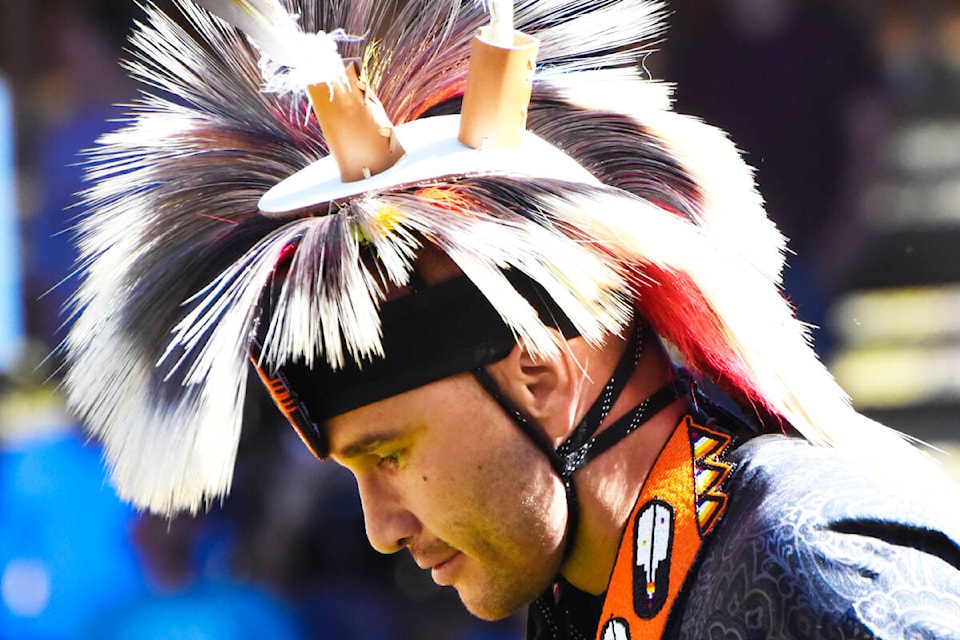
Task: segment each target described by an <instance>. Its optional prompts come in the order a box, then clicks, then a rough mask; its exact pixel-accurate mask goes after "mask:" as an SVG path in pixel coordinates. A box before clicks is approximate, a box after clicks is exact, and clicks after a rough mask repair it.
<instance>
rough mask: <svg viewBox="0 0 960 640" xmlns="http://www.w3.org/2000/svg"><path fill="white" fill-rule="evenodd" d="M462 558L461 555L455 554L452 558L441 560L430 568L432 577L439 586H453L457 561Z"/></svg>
mask: <svg viewBox="0 0 960 640" xmlns="http://www.w3.org/2000/svg"><path fill="white" fill-rule="evenodd" d="M459 557H460V553H459V552H457V553H454V554H453V555H452V556H449V557H448V558H446V559H444V560H441V561H440V562H437V563H436V564H434V565H433V567H431V568H430V577H432V578H433V581H434V582H436V583H437V584H438V585H450V584H453V575H454V572H455V570H456V564H457V559H458V558H459Z"/></svg>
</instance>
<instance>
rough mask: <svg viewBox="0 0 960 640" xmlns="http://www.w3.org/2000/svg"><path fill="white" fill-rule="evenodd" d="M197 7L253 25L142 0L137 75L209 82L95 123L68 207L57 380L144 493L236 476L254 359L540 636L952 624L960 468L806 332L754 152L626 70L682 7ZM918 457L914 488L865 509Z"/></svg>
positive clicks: (312, 431) (365, 489)
mask: <svg viewBox="0 0 960 640" xmlns="http://www.w3.org/2000/svg"><path fill="white" fill-rule="evenodd" d="M201 4H202V5H203V6H204V7H206V8H207V9H209V10H210V11H213V12H214V13H216V14H217V15H219V16H221V17H222V18H224V19H225V20H227V21H228V22H229V23H231V24H233V25H235V26H236V27H239V28H240V29H241V30H242V31H243V32H244V33H245V34H246V35H247V36H249V38H250V40H249V41H248V40H246V39H244V38H243V36H241V35H240V34H239V33H238V32H237V31H236V30H235V29H234V28H233V27H231V26H228V25H227V24H226V23H224V22H222V21H220V20H219V19H216V18H214V17H212V16H211V15H210V14H209V13H207V11H206V10H203V9H200V8H198V7H197V6H195V5H194V4H192V3H191V2H189V1H188V0H181V1H180V2H178V3H177V5H178V7H179V8H180V9H181V10H182V11H183V12H184V14H185V16H186V17H187V19H188V20H189V21H190V22H191V24H192V27H193V29H192V30H191V32H195V33H200V34H202V37H203V39H204V41H203V42H202V43H200V44H198V43H196V42H195V41H194V40H193V36H191V35H189V34H188V32H187V31H185V30H182V29H180V28H179V27H177V26H176V25H175V24H173V22H172V21H171V20H169V19H168V18H166V17H164V16H163V15H161V14H159V13H158V12H156V11H151V13H150V17H149V21H148V24H147V26H145V27H143V28H142V29H141V31H140V32H139V33H138V34H136V35H135V36H134V38H133V44H134V46H135V47H136V49H137V50H138V51H139V59H138V62H136V63H135V64H134V65H133V69H134V72H135V73H137V74H138V75H140V76H142V77H143V78H144V79H146V80H147V81H148V82H150V83H152V84H155V85H157V86H159V87H160V88H161V89H163V90H165V91H166V92H169V93H171V94H173V95H176V96H179V98H180V99H182V101H184V102H185V103H186V106H184V105H183V104H181V102H180V101H178V102H169V101H166V100H164V99H161V98H156V97H153V98H146V99H145V100H144V101H143V102H142V103H141V104H140V105H138V106H136V107H135V108H134V111H133V114H132V116H131V120H130V122H129V124H128V126H127V127H126V129H124V130H123V131H121V132H119V133H118V134H116V135H113V136H109V137H107V138H106V139H105V140H104V141H103V146H102V147H101V148H100V149H99V150H98V151H96V152H95V160H96V162H95V164H94V167H93V168H92V169H91V177H92V178H93V179H94V181H95V186H94V187H93V189H92V190H91V191H90V193H89V194H88V197H87V205H88V207H89V209H90V211H91V213H90V214H89V215H88V216H87V217H86V218H85V219H84V220H83V221H82V222H81V223H80V225H79V232H80V242H81V248H82V249H83V257H82V261H81V265H82V267H83V269H84V271H85V280H84V283H83V286H82V287H81V288H80V290H79V293H78V296H77V299H76V301H75V302H76V318H75V322H74V325H73V328H72V330H71V334H70V336H69V338H68V339H67V342H66V349H67V352H68V356H69V360H70V363H71V367H70V370H69V372H68V374H67V377H66V385H67V388H68V390H69V391H70V394H71V399H72V401H73V403H74V406H75V408H76V409H77V410H78V411H79V412H80V413H81V414H82V415H84V416H85V418H86V420H87V422H88V424H89V425H90V428H91V430H92V432H93V433H94V434H96V435H98V436H99V437H101V438H102V439H103V441H104V444H105V451H106V457H107V459H108V461H109V462H110V464H111V466H112V468H113V479H114V482H115V484H116V485H117V487H118V490H119V491H120V493H121V494H122V495H123V496H124V497H126V498H128V499H130V500H132V501H133V502H135V503H136V504H138V505H140V506H142V507H144V508H149V509H152V510H154V511H158V512H161V513H169V512H174V511H178V510H192V511H196V510H197V509H198V508H199V507H200V506H201V505H202V504H205V503H209V502H210V501H211V500H213V499H216V498H218V497H222V496H223V495H224V494H225V493H226V492H227V491H228V489H229V484H230V474H231V472H232V467H233V458H234V455H235V453H236V444H237V439H238V438H239V432H240V426H241V409H242V400H243V390H244V388H245V383H246V375H247V371H248V368H250V367H249V365H250V363H252V368H253V369H255V370H256V371H257V373H258V374H259V376H260V377H261V379H262V380H263V382H264V384H265V386H266V388H267V389H268V390H269V391H270V393H271V394H272V395H273V397H274V399H275V400H276V402H277V405H278V407H279V408H280V409H281V411H282V412H283V413H284V414H285V415H286V417H287V418H288V419H289V421H290V422H291V424H292V425H293V426H294V427H295V429H296V430H297V432H298V434H299V435H300V436H301V438H302V439H303V441H304V443H305V444H306V445H307V446H308V447H309V448H310V449H311V450H312V451H313V452H314V453H315V454H316V455H317V456H318V457H319V458H326V457H331V458H333V459H334V460H335V461H337V462H339V463H340V464H343V465H344V466H346V467H347V468H349V469H350V470H351V471H352V472H353V473H354V475H355V476H356V479H357V484H358V488H359V491H360V497H361V500H362V503H363V509H364V516H365V519H366V525H367V534H368V537H369V539H370V542H371V544H372V545H373V546H374V547H375V548H377V549H378V550H380V551H382V552H385V553H392V552H396V551H400V550H402V549H407V550H409V551H410V552H411V553H412V554H413V556H414V558H415V559H416V561H417V562H418V564H419V565H420V566H421V567H423V568H424V569H429V570H430V571H431V574H432V577H433V579H434V580H435V581H436V582H438V583H440V584H449V585H452V586H454V587H455V588H456V589H457V591H458V593H459V594H460V597H461V599H462V600H463V602H464V604H465V605H466V606H467V608H468V609H470V610H471V611H472V612H474V613H475V614H476V615H478V616H480V617H483V618H489V619H496V618H499V617H503V616H505V615H508V614H510V613H511V612H513V611H515V610H517V609H518V608H521V607H523V606H524V605H526V604H527V603H530V602H533V606H532V608H531V611H530V617H529V621H530V622H529V628H530V635H531V637H537V638H540V637H543V638H554V637H555V638H581V637H596V638H602V639H604V640H607V639H613V638H657V637H684V638H705V637H823V638H826V637H831V638H832V637H901V636H904V635H907V634H909V633H914V634H926V637H950V636H949V634H950V633H954V631H953V630H955V629H957V628H960V624H957V621H958V620H960V614H958V611H960V577H958V573H957V571H956V570H957V568H958V567H960V559H958V556H960V548H958V546H957V542H956V541H957V539H958V529H957V524H956V522H955V521H952V520H950V519H949V518H948V517H947V516H946V515H945V514H944V513H943V512H942V510H938V509H935V508H924V507H922V506H921V503H922V501H921V500H920V499H919V498H920V497H921V495H920V494H919V489H917V487H923V486H925V487H928V488H929V487H930V486H932V485H929V484H926V485H924V484H922V482H921V480H920V479H919V478H920V477H921V476H924V477H929V478H934V480H932V481H935V482H941V481H940V480H937V479H936V478H937V475H936V473H935V471H933V470H930V469H929V468H928V467H929V465H928V463H927V462H926V461H925V459H924V458H923V456H922V455H920V454H918V453H917V452H916V451H914V450H913V449H912V448H911V447H909V446H908V445H906V444H904V443H903V442H902V441H901V439H900V438H899V437H898V436H896V435H895V434H892V433H890V432H889V431H887V430H885V429H884V428H883V427H881V426H879V425H876V424H874V423H872V422H871V421H869V420H867V419H866V418H863V417H862V416H859V415H858V414H856V413H855V412H853V411H852V410H851V409H850V408H849V405H848V404H847V401H846V399H845V397H844V395H843V393H842V391H840V390H839V389H838V388H837V387H836V385H835V384H834V383H833V381H832V379H831V378H830V376H829V375H828V374H827V373H826V371H825V370H824V368H823V367H822V366H821V365H820V364H819V363H818V362H817V360H816V358H815V356H814V355H813V353H812V351H811V350H810V348H809V346H808V345H807V343H806V341H805V333H804V330H803V328H802V326H801V325H800V324H799V323H798V322H797V321H796V320H795V318H794V317H793V316H792V313H791V311H790V309H789V306H788V305H787V304H786V303H785V301H784V300H783V298H782V296H781V295H780V292H779V289H778V287H777V285H776V283H777V282H778V281H779V274H780V270H781V268H782V255H781V250H782V243H783V240H782V238H781V237H780V236H779V234H778V233H777V231H776V229H775V228H774V227H773V226H772V225H771V224H770V223H769V222H768V220H767V219H766V216H765V215H764V213H763V210H762V207H761V204H760V199H759V197H758V196H757V195H756V193H755V191H754V190H753V185H752V181H751V179H750V172H749V170H748V169H747V168H746V166H745V165H744V164H743V162H742V161H741V159H740V158H739V156H738V155H737V153H736V151H735V149H734V148H733V147H732V145H730V144H729V143H728V142H727V141H726V139H725V138H724V137H723V135H722V134H720V133H719V132H717V131H715V130H713V129H711V128H710V127H707V126H706V125H703V124H702V123H700V122H698V121H696V120H693V119H689V118H685V117H683V116H679V115H677V114H674V113H672V112H670V111H669V109H668V105H669V100H668V96H667V94H666V91H665V89H664V88H663V87H662V86H660V85H657V84H655V83H651V82H649V81H646V80H644V79H642V77H641V76H640V75H639V73H638V72H637V70H636V66H635V63H637V62H638V61H639V60H640V58H641V57H642V55H643V54H644V46H645V44H644V43H645V42H647V41H648V40H649V39H650V38H652V37H655V36H656V34H657V33H658V24H659V16H660V12H661V7H660V6H659V5H656V4H648V3H644V2H637V1H628V0H622V1H611V2H604V3H596V2H587V1H586V0H579V1H575V0H571V1H569V2H562V3H546V2H544V3H542V4H537V3H532V4H529V5H525V6H524V7H523V8H522V9H521V10H519V11H518V12H517V14H516V16H515V17H514V16H513V15H512V7H511V6H510V4H509V3H502V2H501V3H491V5H492V6H491V12H490V16H489V24H486V23H487V20H488V16H487V14H486V12H484V11H483V10H481V8H479V7H478V6H476V5H474V4H472V3H466V4H464V5H463V6H459V5H456V4H455V5H452V6H451V5H446V4H442V3H433V2H413V3H402V4H398V5H396V6H394V5H377V6H372V5H367V4H366V3H359V2H358V3H352V4H348V5H345V6H341V5H337V9H336V10H333V9H331V10H326V9H324V7H322V6H318V5H315V4H314V3H311V2H307V3H305V4H298V5H297V6H294V7H292V9H293V10H294V13H296V14H297V15H299V22H297V21H296V20H294V19H293V18H291V17H290V15H289V14H288V13H287V10H286V8H285V7H282V6H280V5H279V4H276V3H274V2H272V1H271V2H268V1H266V0H258V1H257V2H246V1H244V2H240V1H233V0H204V1H203V2H202V3H201ZM514 18H515V19H514ZM481 27H482V28H481ZM514 27H516V29H514ZM321 28H322V29H323V31H322V32H321V31H320V30H321ZM337 28H342V29H343V30H342V31H338V30H337ZM478 28H480V30H479V31H478ZM318 32H319V33H318ZM356 33H363V34H366V35H367V38H366V39H362V38H356V37H353V36H351V35H350V34H356ZM598 34H599V35H598ZM538 45H539V56H538V57H537V58H536V61H535V59H534V58H535V56H537V53H536V52H537V47H538ZM184 51H189V52H190V55H184V54H183V52H184ZM356 60H362V61H363V64H362V65H354V64H352V61H356ZM345 64H346V66H345ZM535 69H536V71H535ZM261 71H262V72H263V73H264V74H265V78H264V83H263V86H261V85H260V82H259V81H258V80H257V76H258V75H259V73H260V72H261ZM304 88H305V89H306V93H307V94H308V95H309V101H308V100H307V99H306V98H305V97H304V95H303V89H304ZM308 104H309V106H310V107H312V108H313V111H314V113H313V114H310V115H306V116H305V115H304V113H305V111H304V109H305V108H306V107H307V105H308ZM394 123H397V124H394ZM525 129H526V131H525ZM328 151H329V153H328ZM668 353H670V354H671V355H669V356H668ZM674 360H676V361H678V362H682V363H683V365H684V368H682V369H681V368H677V367H676V365H674V363H673V361H674ZM701 387H703V388H707V387H709V388H710V392H709V394H707V393H704V392H703V391H701V390H700V389H701ZM710 396H713V397H715V398H717V399H711V397H710ZM764 432H770V433H772V434H780V435H760V434H761V433H764ZM784 433H786V434H790V435H789V436H788V435H783V434H784ZM798 434H802V435H803V436H805V437H806V438H807V439H809V440H811V441H813V442H815V443H816V444H819V445H829V444H832V445H836V449H834V448H829V447H827V446H820V447H817V446H813V445H812V444H809V443H808V442H807V440H804V439H802V438H800V437H798ZM892 460H896V461H897V463H898V464H901V465H904V466H905V467H906V466H908V465H909V468H910V471H909V478H911V479H915V480H916V484H913V482H908V481H907V480H906V479H902V480H901V481H900V482H898V483H894V487H893V488H891V491H894V490H896V493H898V494H903V495H906V496H908V497H906V498H897V497H896V496H894V495H891V496H884V498H883V499H882V500H877V504H876V505H873V504H869V503H867V502H866V501H865V498H866V497H867V496H873V495H876V493H875V492H876V491H877V490H878V488H880V487H881V486H882V481H881V480H878V479H877V476H878V475H879V474H878V471H877V470H878V469H882V468H883V467H884V465H889V464H890V462H891V461H892ZM925 469H926V470H925ZM897 484H903V485H904V487H905V488H904V489H903V490H901V489H898V488H897V486H896V485H897ZM884 490H885V489H884ZM937 490H938V491H940V490H942V491H943V492H944V494H946V492H948V487H947V485H946V484H945V483H941V484H940V485H938V487H937ZM910 491H912V492H913V493H910Z"/></svg>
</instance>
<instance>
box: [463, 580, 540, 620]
mask: <svg viewBox="0 0 960 640" xmlns="http://www.w3.org/2000/svg"><path fill="white" fill-rule="evenodd" d="M455 588H456V589H457V594H458V595H459V596H460V602H462V603H463V606H464V607H466V609H467V611H469V612H470V613H471V615H473V616H475V617H477V618H480V619H481V620H486V621H487V622H494V621H496V620H503V619H504V618H506V617H509V616H511V615H513V614H514V613H516V612H517V611H519V610H520V609H523V608H524V607H526V606H527V605H529V604H530V603H531V602H533V601H534V600H536V599H537V598H538V597H539V596H540V594H541V593H542V592H543V590H544V589H546V588H547V585H544V586H543V587H542V588H537V589H533V588H530V587H529V586H528V587H527V588H526V589H517V588H516V587H515V588H514V589H511V588H510V587H503V588H499V589H498V588H486V589H481V590H479V591H475V590H472V589H470V587H469V586H466V585H464V586H462V587H461V586H460V585H456V586H455Z"/></svg>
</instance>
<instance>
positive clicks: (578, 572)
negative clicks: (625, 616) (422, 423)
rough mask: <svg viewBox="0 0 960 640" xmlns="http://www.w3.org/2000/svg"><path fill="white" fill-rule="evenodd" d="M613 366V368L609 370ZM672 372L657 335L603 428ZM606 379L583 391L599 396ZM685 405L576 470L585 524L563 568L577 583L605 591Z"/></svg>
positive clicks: (668, 410)
mask: <svg viewBox="0 0 960 640" xmlns="http://www.w3.org/2000/svg"><path fill="white" fill-rule="evenodd" d="M612 371H613V369H612V368H611V369H610V371H609V372H607V375H610V374H611V373H612ZM670 376H671V370H670V364H669V361H668V359H667V357H666V354H665V353H664V351H663V347H662V346H661V345H660V343H659V341H658V340H656V339H648V342H647V345H646V346H645V347H644V353H643V356H642V358H641V359H640V362H639V363H638V365H637V367H636V368H635V369H634V371H633V374H632V375H631V376H630V379H629V381H628V382H627V386H626V387H625V388H624V390H623V393H621V394H620V397H619V398H618V399H617V401H616V403H615V404H614V405H613V408H612V409H611V411H610V414H609V415H608V416H607V418H606V420H604V422H603V424H602V425H601V426H600V430H599V431H603V430H604V429H606V428H608V427H609V426H610V425H611V424H613V423H614V422H616V421H617V420H618V419H619V418H620V417H621V416H623V415H624V414H626V413H627V412H628V411H630V410H631V409H633V408H634V407H636V406H637V405H639V404H640V403H641V402H643V401H644V400H645V399H646V398H648V397H650V395H652V394H653V393H655V392H656V391H657V390H658V389H660V388H661V387H662V386H663V385H664V384H666V383H667V381H668V380H669V379H670ZM605 383H606V378H603V379H602V380H593V381H591V382H590V383H589V384H590V385H591V386H593V387H596V388H595V389H589V390H587V392H586V393H585V394H584V395H585V396H586V397H590V398H595V397H596V396H597V395H598V394H599V392H600V389H602V387H603V385H604V384H605ZM684 406H685V400H684V399H682V398H681V399H678V400H677V401H675V402H674V403H672V404H671V405H670V406H668V407H667V408H666V409H664V410H663V411H660V412H659V413H657V414H656V415H654V416H652V417H651V418H650V419H649V420H648V421H647V422H646V423H644V424H643V425H642V426H641V427H640V428H639V429H638V431H637V432H636V433H633V434H631V435H629V436H627V437H626V438H625V439H624V440H622V441H621V442H619V443H617V444H616V445H615V446H614V447H612V448H611V449H610V450H609V451H606V452H605V453H603V454H602V455H601V456H599V457H597V458H596V459H594V460H592V461H590V463H589V464H587V465H586V466H584V467H583V468H582V469H580V470H579V471H577V472H576V473H575V475H574V483H575V485H576V489H577V497H578V503H579V507H580V525H579V528H578V530H577V536H576V547H574V549H573V550H572V551H571V552H570V555H569V557H568V559H567V561H566V562H565V563H564V565H563V567H561V573H562V575H563V576H564V578H566V579H567V581H569V582H570V583H571V584H572V585H573V586H575V587H577V588H578V589H580V590H582V591H586V592H587V593H593V594H600V593H603V592H604V591H606V588H607V583H608V581H609V578H610V572H611V571H612V570H613V563H614V560H615V558H616V555H617V550H618V548H619V546H620V539H621V537H622V535H623V530H624V527H625V526H626V523H627V518H628V517H629V516H630V512H631V510H632V509H633V505H634V503H635V502H636V500H637V497H638V496H639V495H640V489H641V488H642V487H643V483H644V481H645V480H646V479H647V475H648V474H649V472H650V469H651V468H652V467H653V464H654V462H655V461H656V459H657V456H658V455H659V453H660V450H661V449H662V448H663V446H664V444H665V443H666V442H667V440H668V439H669V438H670V434H671V433H673V430H674V428H675V427H676V425H677V423H678V422H679V420H680V417H681V415H682V413H683V410H684ZM582 412H585V409H583V410H582ZM582 412H581V413H582Z"/></svg>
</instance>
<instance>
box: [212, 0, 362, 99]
mask: <svg viewBox="0 0 960 640" xmlns="http://www.w3.org/2000/svg"><path fill="white" fill-rule="evenodd" d="M195 1H196V3H197V4H198V5H200V6H201V7H203V8H204V9H206V10H207V11H209V12H210V13H212V14H214V15H215V16H217V17H219V18H220V19H222V20H224V21H225V22H227V24H230V25H231V26H233V27H236V28H237V29H239V30H241V31H243V32H244V33H245V34H246V35H247V36H248V37H249V38H250V39H251V40H252V41H253V42H254V44H256V46H257V47H258V48H259V49H260V52H261V54H262V58H261V59H260V71H261V73H262V74H263V80H264V85H263V90H264V91H265V92H268V93H287V92H292V91H301V90H303V89H304V88H305V87H307V86H308V85H314V84H320V83H327V84H336V83H341V82H346V75H345V74H344V65H343V59H342V58H341V57H340V54H339V52H338V49H337V42H341V41H352V40H355V39H356V38H354V37H352V36H348V35H347V34H346V33H345V32H344V31H343V30H342V29H337V30H336V31H333V32H330V33H326V32H323V31H320V32H318V33H304V32H303V30H302V29H301V27H300V24H299V22H298V20H297V17H296V16H295V15H291V14H290V13H288V12H287V10H286V9H284V7H283V6H282V5H281V4H280V2H279V0H195Z"/></svg>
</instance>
